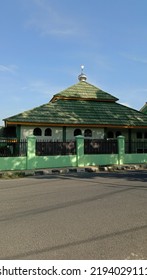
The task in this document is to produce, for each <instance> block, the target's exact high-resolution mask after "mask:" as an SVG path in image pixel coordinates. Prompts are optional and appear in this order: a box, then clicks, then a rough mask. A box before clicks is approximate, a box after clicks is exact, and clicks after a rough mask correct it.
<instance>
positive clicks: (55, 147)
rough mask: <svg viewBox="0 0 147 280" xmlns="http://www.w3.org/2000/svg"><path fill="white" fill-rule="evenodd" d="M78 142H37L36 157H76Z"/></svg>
mask: <svg viewBox="0 0 147 280" xmlns="http://www.w3.org/2000/svg"><path fill="white" fill-rule="evenodd" d="M75 154H76V142H75V141H69V142H60V141H55V142H52V141H45V140H44V141H42V140H41V141H40V140H37V141H36V155H37V156H49V155H54V156H55V155H75Z"/></svg>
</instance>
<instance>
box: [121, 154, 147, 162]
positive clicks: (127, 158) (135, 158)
mask: <svg viewBox="0 0 147 280" xmlns="http://www.w3.org/2000/svg"><path fill="white" fill-rule="evenodd" d="M143 163H147V154H125V155H124V164H143Z"/></svg>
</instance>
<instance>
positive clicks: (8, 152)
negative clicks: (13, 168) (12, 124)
mask: <svg viewBox="0 0 147 280" xmlns="http://www.w3.org/2000/svg"><path fill="white" fill-rule="evenodd" d="M26 155H27V141H26V140H20V141H18V140H17V139H0V157H19V156H26Z"/></svg>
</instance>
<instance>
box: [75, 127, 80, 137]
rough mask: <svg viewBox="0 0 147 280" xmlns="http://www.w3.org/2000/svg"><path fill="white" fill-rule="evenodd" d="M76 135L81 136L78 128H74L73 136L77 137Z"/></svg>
mask: <svg viewBox="0 0 147 280" xmlns="http://www.w3.org/2000/svg"><path fill="white" fill-rule="evenodd" d="M77 135H82V132H81V129H79V128H76V129H75V130H74V136H77Z"/></svg>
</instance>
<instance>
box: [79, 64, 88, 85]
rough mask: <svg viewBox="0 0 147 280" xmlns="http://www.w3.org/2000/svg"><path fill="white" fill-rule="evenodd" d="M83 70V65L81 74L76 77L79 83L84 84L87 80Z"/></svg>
mask: <svg viewBox="0 0 147 280" xmlns="http://www.w3.org/2000/svg"><path fill="white" fill-rule="evenodd" d="M83 70H84V65H81V74H80V75H79V76H78V79H79V81H80V82H85V81H86V80H87V77H86V75H85V74H84V72H83Z"/></svg>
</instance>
